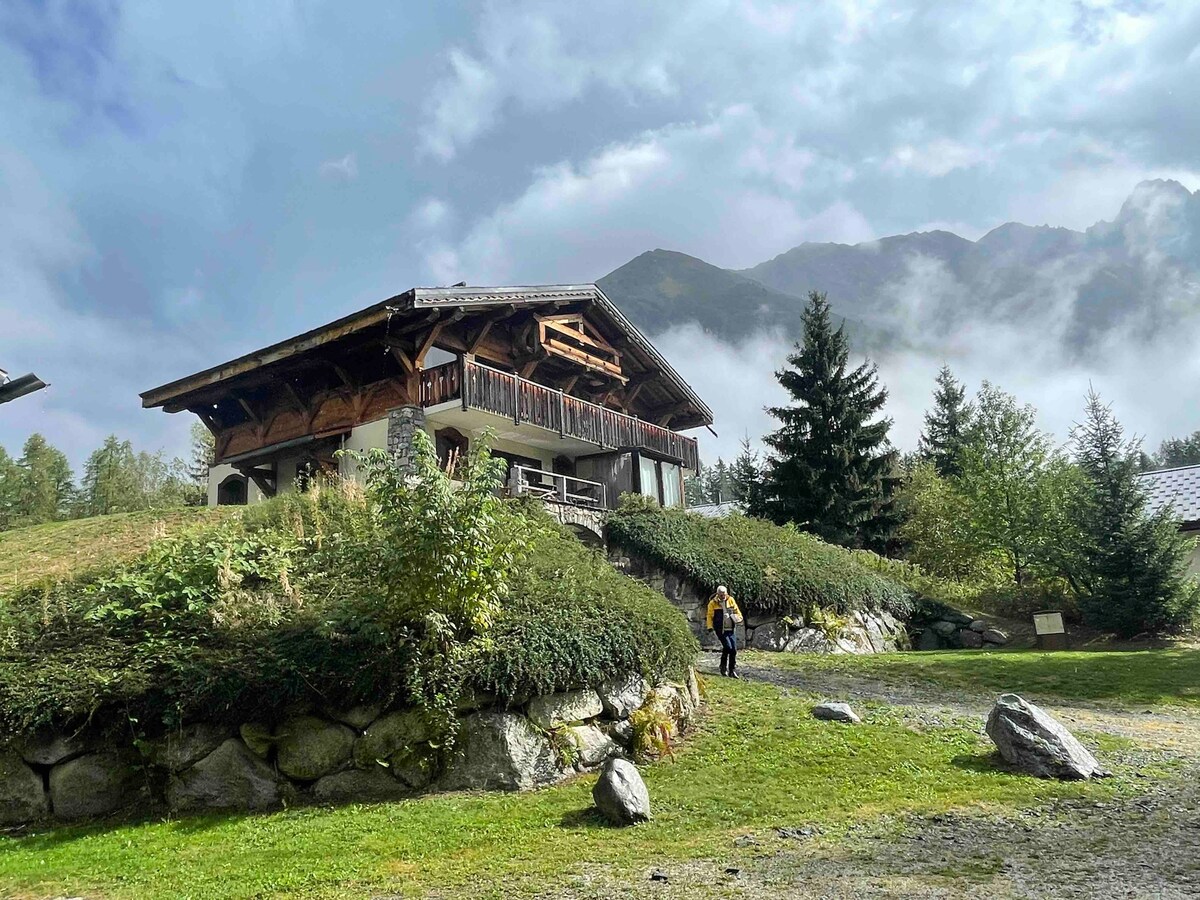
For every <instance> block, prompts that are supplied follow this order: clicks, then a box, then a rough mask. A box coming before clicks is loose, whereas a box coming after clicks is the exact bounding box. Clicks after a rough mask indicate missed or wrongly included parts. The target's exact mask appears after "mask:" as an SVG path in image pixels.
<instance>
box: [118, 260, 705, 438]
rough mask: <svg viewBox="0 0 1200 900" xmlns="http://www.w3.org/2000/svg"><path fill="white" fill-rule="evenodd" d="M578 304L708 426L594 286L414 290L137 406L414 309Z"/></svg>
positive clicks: (669, 369)
mask: <svg viewBox="0 0 1200 900" xmlns="http://www.w3.org/2000/svg"><path fill="white" fill-rule="evenodd" d="M573 302H582V303H586V304H588V306H589V307H590V308H591V309H592V310H594V311H598V312H599V313H600V314H601V315H602V316H604V317H606V318H608V319H609V320H610V321H611V322H612V324H613V325H614V326H615V327H616V328H617V329H618V330H619V331H621V332H622V333H623V335H624V337H625V339H626V340H628V341H629V342H630V343H632V344H634V345H636V346H637V347H638V348H639V349H640V350H641V351H642V353H643V354H645V355H646V356H647V357H648V358H649V359H650V360H652V361H653V365H654V366H655V367H656V368H657V369H658V372H659V373H660V374H661V376H662V378H663V379H665V380H666V381H668V382H670V383H671V384H672V385H673V386H674V387H675V389H676V390H678V391H679V393H680V394H681V395H682V396H683V397H684V398H686V399H687V401H688V402H689V403H690V404H691V405H692V406H693V407H694V408H695V410H696V413H697V417H698V418H699V419H701V420H702V421H699V422H697V426H696V427H698V426H699V425H705V424H711V423H712V421H713V414H712V410H711V409H710V408H709V407H708V405H707V404H706V403H705V402H704V401H703V400H701V399H700V397H699V395H697V394H696V392H695V391H694V390H693V389H692V388H691V386H690V385H689V384H688V383H687V382H686V381H685V380H684V379H683V377H682V376H681V375H680V374H679V373H678V371H676V369H675V368H674V366H672V365H671V364H670V363H669V362H667V360H666V359H665V358H664V357H663V356H662V354H661V353H659V352H658V350H657V349H656V348H655V347H654V345H653V344H651V343H650V341H649V340H648V339H647V338H646V336H645V335H644V334H642V332H641V330H639V329H638V328H637V327H636V326H635V325H634V324H633V323H632V322H630V321H629V320H628V319H627V318H626V317H625V315H624V314H623V313H622V312H621V311H620V310H619V309H618V308H617V307H616V305H615V304H614V303H613V302H612V301H611V300H610V299H609V298H608V297H607V296H606V295H605V293H604V292H603V291H602V290H601V289H600V288H599V287H597V286H596V285H594V284H558V285H525V286H509V287H469V288H468V287H450V288H413V289H411V290H409V291H406V292H405V293H403V294H398V295H396V296H394V297H391V298H389V299H387V300H384V301H382V302H380V303H376V304H374V305H373V306H368V307H367V308H366V309H363V310H360V311H358V312H355V313H351V314H350V315H348V316H343V317H342V318H340V319H337V320H336V321H333V322H330V323H329V324H327V325H322V326H321V327H319V328H314V329H312V330H310V331H306V332H304V333H303V334H300V335H297V336H295V337H292V338H288V339H286V340H283V341H279V342H278V343H275V344H271V345H270V346H268V347H264V348H263V349H261V350H255V351H253V352H251V353H247V354H245V355H244V356H239V357H237V358H236V359H233V360H230V361H229V362H225V363H222V364H220V365H217V366H213V367H212V368H209V369H205V370H203V371H201V372H197V373H195V374H194V375H188V376H186V377H184V378H180V379H177V380H175V381H172V382H169V383H167V384H164V385H161V386H159V387H156V388H152V389H151V390H148V391H145V392H144V393H142V394H141V398H142V406H143V407H145V408H147V409H152V408H156V407H161V406H167V405H168V404H173V405H174V406H175V407H176V408H177V407H178V405H179V401H180V400H181V399H182V398H185V397H187V396H188V395H190V394H193V393H195V392H197V391H206V390H207V389H211V388H214V387H218V386H220V385H221V384H222V383H223V382H227V381H232V380H234V379H237V378H239V377H241V376H244V375H247V374H248V373H251V372H254V371H255V370H257V369H261V368H263V367H265V366H270V365H273V364H276V363H281V362H284V361H285V360H288V359H291V358H293V357H298V356H301V355H303V354H305V353H308V352H310V351H313V350H316V349H318V348H320V347H322V346H324V345H326V344H329V343H331V342H333V341H336V340H339V339H341V338H345V337H349V336H352V335H354V334H356V333H358V332H360V331H364V330H366V329H368V328H372V327H374V326H378V325H380V324H381V323H384V322H388V321H389V320H390V319H391V318H393V317H396V316H400V317H411V316H412V314H413V313H414V312H415V311H417V310H428V311H436V310H440V309H454V310H456V311H458V310H467V311H469V310H480V311H485V310H487V309H490V308H496V307H505V306H512V307H514V308H520V307H537V306H543V305H561V304H564V303H573Z"/></svg>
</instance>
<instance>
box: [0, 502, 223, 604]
mask: <svg viewBox="0 0 1200 900" xmlns="http://www.w3.org/2000/svg"><path fill="white" fill-rule="evenodd" d="M225 514H227V508H226V509H209V508H207V507H187V508H182V509H165V510H144V511H142V512H134V513H117V514H115V515H111V516H95V517H93V518H90V519H73V520H71V521H69V522H48V523H47V524H45V525H33V526H30V527H29V528H16V529H14V530H12V531H5V532H0V595H3V594H4V593H5V592H6V591H10V590H13V589H15V588H22V587H27V586H29V585H32V584H38V583H40V582H42V581H47V580H49V581H54V580H56V579H59V578H64V577H66V576H68V575H73V574H77V573H79V572H83V571H87V570H89V569H94V568H96V567H98V566H103V565H108V564H111V563H118V562H122V561H124V560H127V559H132V558H133V557H134V556H136V555H137V554H139V553H141V552H143V551H144V550H146V549H147V548H148V547H149V546H150V543H151V542H152V541H153V540H155V539H156V538H159V537H162V536H163V535H165V534H167V533H168V532H170V531H174V530H178V529H179V528H182V527H184V526H187V525H191V524H193V523H195V522H199V521H202V520H204V519H205V518H207V517H209V516H214V515H225Z"/></svg>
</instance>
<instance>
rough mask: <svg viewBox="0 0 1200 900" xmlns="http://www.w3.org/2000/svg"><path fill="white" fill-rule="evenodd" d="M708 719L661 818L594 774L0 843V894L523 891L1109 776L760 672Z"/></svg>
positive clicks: (685, 756) (1001, 804) (668, 790)
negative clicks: (600, 787)
mask: <svg viewBox="0 0 1200 900" xmlns="http://www.w3.org/2000/svg"><path fill="white" fill-rule="evenodd" d="M709 700H710V711H709V714H708V717H707V719H706V720H705V722H704V723H703V724H702V726H701V727H700V728H699V730H698V731H697V733H695V734H694V735H693V736H692V737H691V738H690V739H689V741H688V742H687V744H686V745H685V746H684V747H682V748H681V749H680V751H679V753H678V755H677V758H676V760H675V761H674V762H665V763H660V764H658V765H655V766H652V767H649V768H647V769H645V770H644V772H645V775H646V781H647V783H648V786H649V789H650V794H651V797H652V802H653V805H654V814H655V819H654V821H652V822H651V823H649V824H648V825H644V826H640V827H637V828H632V829H624V830H616V829H611V828H607V827H604V826H603V825H602V824H600V823H599V822H598V821H597V820H596V819H595V818H594V817H593V814H592V813H591V812H590V811H589V810H590V807H591V797H590V791H591V787H592V783H593V778H592V777H584V778H580V779H578V780H576V781H573V782H571V783H568V784H564V785H561V786H558V787H555V788H551V789H547V790H543V791H539V792H537V793H534V794H531V795H501V794H491V795H465V794H457V795H441V796H429V797H424V798H419V799H415V800H412V801H408V802H402V803H395V804H381V805H374V806H353V807H344V808H341V809H335V810H323V809H315V808H308V809H294V810H288V811H284V812H280V813H275V814H272V815H266V816H242V815H238V816H227V817H215V816H214V817H209V818H204V819H189V820H182V821H175V822H158V821H156V822H148V823H144V824H130V825H125V826H123V827H105V826H91V827H81V828H64V829H60V830H58V831H55V832H50V833H47V834H44V835H31V836H28V837H23V838H7V839H4V838H0V894H4V895H6V896H18V897H39V898H40V897H51V896H58V895H68V894H69V895H72V896H73V895H76V894H80V893H84V894H87V895H88V896H104V897H107V898H113V900H117V898H135V897H136V898H144V897H190V898H208V897H213V898H215V897H305V898H313V897H322V898H340V897H361V896H369V895H373V894H376V893H384V892H388V893H395V892H399V891H405V892H406V893H405V896H407V895H408V893H407V892H408V891H417V892H421V893H423V892H424V891H427V890H432V889H436V890H437V891H438V896H443V897H451V898H453V897H470V898H472V900H478V898H483V897H492V896H513V895H529V894H534V893H537V892H545V891H547V890H551V891H552V889H553V886H554V885H556V884H559V885H561V884H565V883H567V882H569V880H570V879H571V878H572V877H573V876H574V875H578V874H581V873H586V872H587V871H589V870H592V871H594V870H595V868H596V867H602V868H603V869H604V870H605V871H606V872H608V873H620V872H629V873H635V874H637V873H641V874H638V875H637V877H638V878H639V880H640V878H644V877H645V875H644V872H645V870H646V869H648V868H650V867H652V866H656V865H659V864H663V865H667V864H669V863H670V861H672V860H680V859H715V860H718V861H719V860H725V859H729V860H731V861H735V860H732V857H734V856H736V855H737V854H738V853H739V852H740V853H744V852H745V851H735V850H733V849H732V840H733V838H734V836H736V835H738V834H745V833H748V832H754V831H757V832H759V834H760V835H763V836H764V840H766V839H768V838H769V832H768V831H767V829H770V828H772V827H780V826H805V825H817V826H820V827H822V828H824V829H826V830H827V832H829V834H828V837H829V838H831V839H832V838H835V837H836V833H837V831H838V829H840V828H842V827H845V826H847V825H850V824H853V823H855V822H859V821H869V820H872V819H876V818H878V817H879V816H881V815H886V814H889V813H896V812H903V811H920V812H933V811H939V810H943V809H948V808H952V807H970V806H987V807H992V808H1006V807H1018V806H1026V805H1030V804H1034V803H1038V802H1041V801H1044V800H1047V799H1050V798H1053V797H1062V796H1087V797H1096V798H1101V797H1107V796H1111V795H1112V794H1113V793H1114V792H1122V791H1125V790H1127V789H1129V787H1130V785H1131V784H1132V783H1133V781H1132V778H1131V777H1129V776H1128V775H1127V773H1123V772H1120V771H1118V777H1117V778H1115V779H1113V780H1111V781H1106V782H1098V783H1090V784H1075V783H1058V782H1047V781H1041V780H1037V779H1032V778H1024V777H1019V776H1015V775H1010V774H1006V773H1004V772H1001V771H999V770H997V769H996V768H994V767H993V766H991V765H990V764H988V763H987V761H986V756H987V754H988V753H989V750H990V747H989V745H988V744H986V742H985V741H984V739H983V738H981V736H980V735H979V734H978V724H977V723H971V722H963V723H956V724H953V725H950V726H948V727H945V728H938V729H933V730H930V729H925V728H921V727H919V726H915V725H914V723H913V722H912V721H908V720H905V719H904V718H903V713H902V712H900V711H898V710H894V709H889V708H887V707H870V708H868V709H867V719H868V724H867V725H866V726H863V727H857V728H846V727H841V726H837V725H831V724H829V723H820V722H816V721H815V720H813V719H812V718H810V716H809V715H808V707H809V704H810V702H811V701H810V700H808V699H803V698H798V697H796V696H795V695H794V694H789V693H783V694H781V693H780V692H779V691H778V690H777V689H776V688H774V687H770V686H767V685H761V684H751V683H744V682H743V683H736V682H728V681H719V682H715V683H711V684H710V694H709Z"/></svg>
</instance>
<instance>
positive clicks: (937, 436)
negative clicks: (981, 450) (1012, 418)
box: [918, 365, 973, 477]
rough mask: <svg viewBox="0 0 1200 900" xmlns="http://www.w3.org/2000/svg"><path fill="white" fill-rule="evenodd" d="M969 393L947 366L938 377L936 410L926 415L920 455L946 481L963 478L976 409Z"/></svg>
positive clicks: (934, 396) (934, 407) (919, 449)
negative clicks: (966, 443)
mask: <svg viewBox="0 0 1200 900" xmlns="http://www.w3.org/2000/svg"><path fill="white" fill-rule="evenodd" d="M966 393H967V392H966V389H965V388H964V387H963V385H962V383H961V382H960V381H959V380H958V379H956V378H955V377H954V375H953V373H951V371H950V367H949V366H948V365H943V366H942V368H941V370H940V371H939V372H938V374H937V390H935V391H934V394H933V409H931V410H929V411H928V412H926V413H925V429H924V430H923V431H922V432H921V438H920V442H919V443H918V453H919V454H920V456H921V458H922V459H924V460H927V461H928V462H932V463H933V466H934V468H935V469H937V473H938V474H939V475H941V476H942V477H953V476H956V475H960V474H962V449H963V443H964V441H965V440H966V434H967V430H968V428H969V427H970V421H971V414H972V412H973V407H972V406H971V404H970V403H968V402H967V400H966Z"/></svg>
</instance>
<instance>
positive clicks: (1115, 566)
mask: <svg viewBox="0 0 1200 900" xmlns="http://www.w3.org/2000/svg"><path fill="white" fill-rule="evenodd" d="M1072 437H1073V441H1074V445H1075V457H1076V461H1077V463H1078V464H1079V467H1080V468H1081V469H1082V470H1083V474H1084V475H1085V477H1086V485H1087V489H1086V493H1085V497H1084V502H1083V504H1082V508H1083V514H1082V517H1083V519H1084V523H1085V527H1084V528H1083V530H1082V533H1083V535H1084V538H1083V541H1082V546H1081V548H1080V554H1081V557H1082V562H1083V565H1082V566H1081V580H1082V581H1083V583H1084V588H1085V593H1084V595H1083V596H1082V597H1080V608H1081V610H1082V612H1083V614H1084V619H1085V620H1086V621H1087V623H1088V624H1089V625H1092V626H1093V627H1097V628H1103V629H1106V630H1111V631H1116V632H1118V633H1119V634H1123V635H1126V636H1128V635H1132V634H1136V633H1137V632H1139V631H1145V630H1151V631H1158V630H1163V629H1172V628H1177V627H1180V626H1182V625H1185V624H1187V623H1188V622H1189V621H1190V620H1191V618H1192V617H1193V616H1194V615H1195V613H1196V609H1197V606H1198V604H1200V596H1198V592H1200V588H1198V587H1197V585H1196V584H1195V583H1194V582H1193V581H1191V579H1189V578H1188V577H1187V560H1188V555H1189V553H1190V550H1191V545H1192V542H1191V541H1190V540H1188V539H1187V538H1185V537H1183V536H1182V535H1181V534H1180V533H1179V530H1178V527H1177V523H1176V522H1175V521H1174V513H1173V512H1172V510H1171V509H1170V507H1165V508H1163V509H1160V510H1158V511H1156V512H1154V513H1152V514H1149V515H1148V514H1147V510H1146V495H1145V493H1144V492H1143V490H1142V488H1141V485H1140V484H1139V482H1138V478H1137V471H1138V463H1139V457H1138V449H1139V447H1138V442H1137V441H1136V440H1130V441H1126V440H1125V434H1124V430H1123V429H1122V427H1121V424H1120V422H1118V421H1117V418H1116V416H1115V415H1113V411H1112V408H1111V407H1109V406H1105V405H1104V404H1102V403H1101V402H1100V398H1099V397H1098V396H1097V395H1096V393H1095V392H1094V391H1089V393H1088V398H1087V408H1086V417H1085V420H1084V421H1083V423H1082V424H1080V425H1078V426H1076V428H1075V431H1074V434H1073V435H1072Z"/></svg>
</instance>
